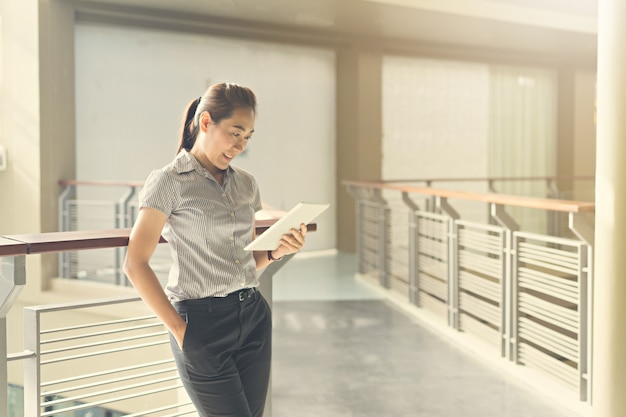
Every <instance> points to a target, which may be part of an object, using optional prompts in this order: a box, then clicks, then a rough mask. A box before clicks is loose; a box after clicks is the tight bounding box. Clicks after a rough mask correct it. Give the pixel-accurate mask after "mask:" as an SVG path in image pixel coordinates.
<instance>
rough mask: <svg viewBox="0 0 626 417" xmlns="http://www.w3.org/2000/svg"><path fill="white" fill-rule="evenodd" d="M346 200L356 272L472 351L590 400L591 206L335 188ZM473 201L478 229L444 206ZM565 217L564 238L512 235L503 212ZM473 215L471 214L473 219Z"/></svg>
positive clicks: (396, 188) (351, 185)
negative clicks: (480, 349) (473, 346)
mask: <svg viewBox="0 0 626 417" xmlns="http://www.w3.org/2000/svg"><path fill="white" fill-rule="evenodd" d="M344 185H346V186H347V188H348V191H349V192H350V194H351V195H352V196H353V198H354V199H355V201H356V214H357V218H356V222H357V227H356V230H357V259H358V271H359V274H360V275H361V276H363V277H365V278H366V279H369V280H371V281H373V282H375V283H376V284H378V285H380V286H382V287H383V288H386V289H389V290H391V291H394V292H396V293H399V294H401V295H402V297H404V298H405V300H406V301H407V302H409V303H411V304H414V305H415V306H417V307H419V308H420V309H421V310H424V311H425V312H428V314H429V315H430V316H432V317H434V318H435V320H438V321H439V323H440V325H442V326H445V327H451V328H453V329H456V330H458V331H459V332H462V333H463V334H465V335H468V336H471V338H472V340H476V341H477V342H478V343H480V344H481V346H484V347H487V348H488V349H490V350H491V351H492V352H493V355H494V357H502V358H505V359H506V360H510V361H512V362H514V363H516V364H519V365H522V366H525V367H528V368H532V369H534V370H536V371H537V372H538V373H539V374H541V375H543V376H546V377H548V378H551V379H552V380H554V381H556V382H557V383H558V384H561V385H562V386H563V387H564V388H565V389H566V390H570V391H571V392H572V395H573V396H575V397H577V398H579V399H580V400H581V401H589V400H590V393H591V361H590V353H591V336H590V335H591V311H592V303H591V300H592V298H591V288H592V286H591V282H592V276H591V275H592V259H593V234H592V233H591V231H590V229H586V228H585V227H584V226H585V223H584V221H582V220H581V216H583V215H584V214H585V213H593V210H594V204H593V203H586V202H575V201H565V200H554V199H540V198H520V197H519V196H510V195H501V194H494V193H470V192H463V191H452V190H446V189H437V188H432V187H415V186H410V185H402V184H398V183H395V182H394V183H393V184H392V183H386V182H380V183H372V182H369V183H368V182H358V181H345V182H344ZM450 199H452V200H454V201H456V202H465V203H468V202H473V203H478V205H477V206H476V210H482V211H484V213H486V214H488V215H489V218H486V219H485V221H484V222H478V221H467V220H464V219H463V217H464V214H465V213H464V212H462V211H459V212H457V211H456V210H455V209H454V208H453V205H452V204H451V203H450V202H449V200H450ZM512 206H518V207H530V208H533V209H535V210H540V211H544V212H545V211H554V212H559V213H565V215H567V217H568V225H569V228H570V230H569V231H570V233H569V234H570V235H572V236H574V238H571V237H570V238H565V237H562V236H552V235H549V234H538V233H529V232H525V231H522V230H519V226H518V224H517V223H516V222H515V221H514V219H513V218H511V217H510V216H509V215H508V214H507V211H506V210H505V207H512ZM479 217H480V216H479Z"/></svg>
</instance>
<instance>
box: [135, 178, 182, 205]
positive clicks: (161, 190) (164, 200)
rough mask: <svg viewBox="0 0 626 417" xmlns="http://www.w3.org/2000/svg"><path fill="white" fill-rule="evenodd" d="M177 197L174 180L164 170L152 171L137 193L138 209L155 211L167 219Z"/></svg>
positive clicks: (175, 203)
mask: <svg viewBox="0 0 626 417" xmlns="http://www.w3.org/2000/svg"><path fill="white" fill-rule="evenodd" d="M178 195H179V193H178V191H177V187H176V184H175V181H174V179H173V178H172V177H171V176H170V175H168V174H167V172H165V171H164V170H156V171H152V172H151V173H150V175H149V176H148V178H147V179H146V182H145V184H144V186H143V188H142V189H141V191H140V192H139V207H140V208H141V207H149V208H153V209H157V210H159V211H161V212H163V213H165V215H166V216H168V217H169V215H170V214H172V212H173V211H174V209H175V208H176V205H177V196H178Z"/></svg>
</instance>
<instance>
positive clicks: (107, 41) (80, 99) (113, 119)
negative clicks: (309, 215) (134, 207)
mask: <svg viewBox="0 0 626 417" xmlns="http://www.w3.org/2000/svg"><path fill="white" fill-rule="evenodd" d="M222 81H229V82H237V83H239V84H243V85H246V86H249V87H250V88H252V89H253V91H254V92H255V93H256V95H257V98H258V102H259V108H258V117H257V121H256V125H255V129H256V132H255V134H254V138H253V140H252V142H250V144H249V146H248V150H247V152H246V154H244V155H242V156H240V157H239V158H238V159H237V160H236V161H235V162H234V165H237V166H240V167H242V168H244V169H247V170H249V171H250V172H252V173H253V174H254V175H255V176H256V178H257V181H258V182H259V186H260V188H261V197H262V199H263V200H264V201H265V202H267V203H268V204H271V205H272V206H274V207H277V208H279V209H283V210H286V209H289V208H290V207H291V206H293V205H294V204H295V203H297V202H298V201H302V200H305V201H325V202H330V203H331V204H334V203H335V138H336V134H335V130H336V129H335V55H334V52H333V51H330V50H324V49H315V48H305V47H300V46H297V47H296V46H289V45H282V44H281V45H278V44H270V43H261V42H250V41H243V40H232V39H224V38H217V37H208V36H200V35H192V34H182V33H174V32H160V31H149V30H138V29H130V28H125V27H119V26H105V25H95V24H77V25H76V106H77V108H76V115H77V126H76V132H77V133H76V134H77V176H78V179H79V180H144V179H145V178H146V176H147V175H148V173H149V172H150V170H152V169H154V168H156V167H160V166H162V165H165V164H167V163H168V162H169V161H170V160H171V159H172V158H173V157H174V154H175V151H176V146H177V143H178V129H179V127H180V120H181V117H182V112H183V109H184V108H185V107H186V105H187V104H188V103H189V102H190V101H191V100H192V99H194V98H197V97H198V96H200V95H201V94H202V93H203V92H204V90H205V89H206V87H207V86H208V85H210V84H212V83H215V82H222ZM335 229H336V221H335V218H334V210H328V211H327V212H326V213H324V214H323V215H322V217H320V218H319V219H318V232H316V233H313V234H311V235H310V237H309V241H308V244H307V250H317V249H332V248H334V247H335V233H336V232H335Z"/></svg>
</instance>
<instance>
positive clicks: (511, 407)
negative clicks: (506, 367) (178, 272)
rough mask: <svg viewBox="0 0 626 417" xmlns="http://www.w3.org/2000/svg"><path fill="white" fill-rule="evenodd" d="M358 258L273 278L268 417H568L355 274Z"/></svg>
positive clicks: (299, 263) (301, 263) (315, 260)
mask: <svg viewBox="0 0 626 417" xmlns="http://www.w3.org/2000/svg"><path fill="white" fill-rule="evenodd" d="M355 268H356V259H355V258H354V256H353V255H324V256H311V255H308V254H306V253H303V254H300V255H298V256H296V257H295V258H294V259H292V260H291V261H290V262H289V263H288V264H286V265H285V266H284V268H283V269H282V270H281V271H279V272H278V273H277V275H276V276H275V277H274V285H273V287H274V306H273V314H274V368H273V377H272V381H273V382H272V384H273V385H272V386H273V397H272V417H313V416H316V417H386V416H389V417H405V416H406V417H408V416H423V417H448V416H464V417H475V416H476V417H478V416H481V417H491V416H494V417H496V416H497V417H571V416H573V415H575V414H574V413H572V411H571V410H569V409H566V408H564V407H562V406H559V405H558V404H556V403H554V402H550V401H549V400H548V397H547V396H539V395H538V394H537V392H535V391H533V390H531V389H530V388H529V387H526V386H524V385H523V384H520V383H519V381H515V380H513V377H510V376H509V375H507V374H505V373H503V372H501V371H500V370H497V369H494V368H493V367H490V366H488V365H486V364H485V363H484V362H481V361H479V360H477V359H476V358H474V357H472V355H470V354H468V353H467V352H465V351H463V350H462V349H461V348H460V347H459V345H458V344H457V343H453V342H452V341H450V340H448V339H447V338H446V337H444V336H442V335H441V334H437V333H436V332H433V331H432V329H431V328H429V327H428V326H424V325H420V323H419V322H418V321H416V320H414V319H412V318H411V317H410V315H409V314H407V313H406V312H405V311H403V310H402V309H401V308H398V307H397V306H396V305H394V303H393V302H392V301H390V300H389V299H388V298H386V297H384V296H382V295H381V293H380V291H377V290H376V289H374V288H373V287H371V286H369V285H368V284H365V283H363V282H360V281H358V280H355Z"/></svg>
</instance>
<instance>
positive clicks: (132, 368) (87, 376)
mask: <svg viewBox="0 0 626 417" xmlns="http://www.w3.org/2000/svg"><path fill="white" fill-rule="evenodd" d="M172 362H174V358H170V359H164V360H160V361H155V362H147V363H142V364H139V365H132V366H125V367H123V368H117V369H109V370H106V371H101V372H93V373H91V374H85V375H78V376H75V377H71V378H63V379H57V380H53V381H48V382H42V383H41V387H42V388H44V387H49V386H52V385H58V384H66V383H69V382H74V381H80V380H82V379H90V378H96V377H99V376H103V375H109V374H112V373H121V372H128V371H135V370H137V369H141V368H149V367H151V366H159V365H165V364H167V363H172Z"/></svg>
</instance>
